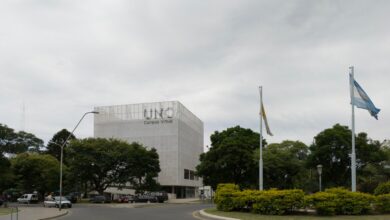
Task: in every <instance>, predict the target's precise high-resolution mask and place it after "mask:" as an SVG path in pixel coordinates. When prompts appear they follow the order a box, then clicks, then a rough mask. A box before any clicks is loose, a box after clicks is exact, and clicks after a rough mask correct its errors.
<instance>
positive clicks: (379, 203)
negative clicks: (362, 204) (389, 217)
mask: <svg viewBox="0 0 390 220" xmlns="http://www.w3.org/2000/svg"><path fill="white" fill-rule="evenodd" d="M375 209H376V210H377V211H379V212H382V213H390V194H384V195H379V196H377V197H376V201H375Z"/></svg>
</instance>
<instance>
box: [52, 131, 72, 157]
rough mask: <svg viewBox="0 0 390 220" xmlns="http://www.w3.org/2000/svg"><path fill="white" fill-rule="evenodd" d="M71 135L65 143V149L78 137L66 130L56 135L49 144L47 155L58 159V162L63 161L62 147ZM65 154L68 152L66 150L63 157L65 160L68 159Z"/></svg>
mask: <svg viewBox="0 0 390 220" xmlns="http://www.w3.org/2000/svg"><path fill="white" fill-rule="evenodd" d="M69 135H70V138H69V140H68V141H67V143H65V145H64V149H65V148H66V147H67V146H68V145H69V142H70V141H71V140H73V139H76V137H75V136H74V135H73V134H71V133H70V132H69V131H68V130H66V129H62V130H61V131H59V132H57V133H56V134H54V136H53V137H52V139H51V140H50V141H49V143H48V144H47V151H46V153H47V154H50V155H52V156H54V157H55V158H57V160H58V161H60V160H61V146H62V145H63V144H64V142H65V140H66V139H67V138H68V137H69ZM65 153H66V151H65V150H64V155H63V156H64V158H66V155H65Z"/></svg>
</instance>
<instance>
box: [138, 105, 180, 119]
mask: <svg viewBox="0 0 390 220" xmlns="http://www.w3.org/2000/svg"><path fill="white" fill-rule="evenodd" d="M173 115H174V112H173V109H172V108H170V107H168V108H165V109H164V108H160V109H152V108H151V109H144V119H146V120H152V119H172V118H173Z"/></svg>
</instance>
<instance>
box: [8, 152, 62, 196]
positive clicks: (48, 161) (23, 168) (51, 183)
mask: <svg viewBox="0 0 390 220" xmlns="http://www.w3.org/2000/svg"><path fill="white" fill-rule="evenodd" d="M11 164H12V170H13V172H14V174H15V183H16V186H17V187H18V188H19V189H21V190H22V191H25V192H30V193H31V192H33V191H35V190H36V191H38V192H39V193H41V194H42V195H43V194H44V193H45V192H53V191H55V190H56V189H58V187H59V186H58V183H59V182H58V181H59V175H60V174H59V168H60V165H59V163H58V161H57V160H56V159H55V158H54V157H53V156H51V155H43V154H37V153H21V154H18V155H17V156H16V157H15V158H12V160H11Z"/></svg>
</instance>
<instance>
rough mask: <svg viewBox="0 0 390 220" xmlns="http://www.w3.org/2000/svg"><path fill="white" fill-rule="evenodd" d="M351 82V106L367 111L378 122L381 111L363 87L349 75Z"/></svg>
mask: <svg viewBox="0 0 390 220" xmlns="http://www.w3.org/2000/svg"><path fill="white" fill-rule="evenodd" d="M349 79H350V80H349V81H350V85H351V104H352V105H355V106H356V107H358V108H362V109H367V110H368V112H370V114H371V116H373V117H374V118H375V119H376V120H378V113H379V111H380V109H378V108H377V107H375V105H374V103H372V101H371V99H370V98H369V97H368V95H367V93H366V92H365V91H364V90H363V89H362V87H361V86H360V85H359V83H357V82H356V81H355V79H354V78H353V76H352V75H351V74H349Z"/></svg>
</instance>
